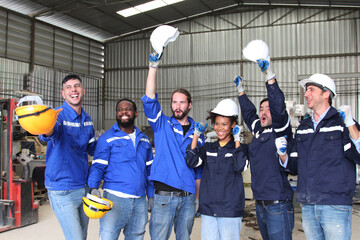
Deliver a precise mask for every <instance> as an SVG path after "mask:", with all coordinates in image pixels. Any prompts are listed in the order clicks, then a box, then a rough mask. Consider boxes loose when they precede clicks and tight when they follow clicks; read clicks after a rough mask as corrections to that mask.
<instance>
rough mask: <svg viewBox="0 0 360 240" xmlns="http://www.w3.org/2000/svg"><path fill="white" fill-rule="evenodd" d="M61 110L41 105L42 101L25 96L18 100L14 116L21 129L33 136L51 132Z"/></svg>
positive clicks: (35, 97)
mask: <svg viewBox="0 0 360 240" xmlns="http://www.w3.org/2000/svg"><path fill="white" fill-rule="evenodd" d="M61 110H62V109H61V108H60V109H58V110H54V109H51V108H49V107H47V106H45V105H43V101H42V99H41V98H40V97H38V96H26V97H23V98H21V99H20V100H19V103H18V107H17V108H16V109H15V114H16V115H17V116H18V119H19V123H20V126H21V127H22V128H23V129H25V130H26V131H28V132H29V133H31V134H33V135H40V134H47V133H49V132H51V130H52V129H53V127H54V126H55V123H56V119H57V116H58V114H59V112H60V111H61Z"/></svg>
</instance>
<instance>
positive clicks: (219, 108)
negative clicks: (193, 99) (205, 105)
mask: <svg viewBox="0 0 360 240" xmlns="http://www.w3.org/2000/svg"><path fill="white" fill-rule="evenodd" d="M211 112H212V113H216V114H219V115H221V116H226V117H232V116H239V108H238V105H237V104H236V103H235V102H234V101H233V100H231V99H229V98H227V99H224V100H221V101H220V102H219V103H218V104H217V105H216V108H214V109H213V110H211Z"/></svg>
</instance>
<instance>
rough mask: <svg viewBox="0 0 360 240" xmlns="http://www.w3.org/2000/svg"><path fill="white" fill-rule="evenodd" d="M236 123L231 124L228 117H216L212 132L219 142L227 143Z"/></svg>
mask: <svg viewBox="0 0 360 240" xmlns="http://www.w3.org/2000/svg"><path fill="white" fill-rule="evenodd" d="M235 125H236V123H235V122H234V123H231V120H230V117H224V116H221V115H218V116H216V118H215V124H214V130H215V132H216V135H217V136H218V138H219V142H224V143H226V142H229V141H230V140H231V133H232V129H233V128H234V127H235Z"/></svg>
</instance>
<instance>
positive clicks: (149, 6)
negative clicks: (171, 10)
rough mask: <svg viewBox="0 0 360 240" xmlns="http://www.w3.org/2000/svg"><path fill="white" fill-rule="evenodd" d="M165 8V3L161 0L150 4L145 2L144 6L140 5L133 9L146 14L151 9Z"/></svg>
mask: <svg viewBox="0 0 360 240" xmlns="http://www.w3.org/2000/svg"><path fill="white" fill-rule="evenodd" d="M164 6H166V3H164V2H163V1H161V0H155V1H151V2H147V3H144V4H140V5H137V6H135V7H134V8H135V9H137V10H139V11H140V12H147V11H150V10H153V9H157V8H161V7H164Z"/></svg>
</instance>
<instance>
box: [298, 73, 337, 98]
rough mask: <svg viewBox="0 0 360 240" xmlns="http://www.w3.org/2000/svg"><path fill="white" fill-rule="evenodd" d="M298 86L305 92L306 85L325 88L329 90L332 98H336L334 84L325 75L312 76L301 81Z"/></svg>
mask: <svg viewBox="0 0 360 240" xmlns="http://www.w3.org/2000/svg"><path fill="white" fill-rule="evenodd" d="M299 84H300V86H302V87H303V88H304V89H305V90H306V85H311V84H313V85H315V86H318V87H320V88H324V87H326V88H327V89H329V90H330V91H331V92H332V93H333V94H334V97H333V98H335V97H336V86H335V83H334V81H333V80H332V79H331V78H330V77H329V76H327V75H325V74H320V73H316V74H313V75H311V76H310V77H309V78H307V79H303V80H301V81H300V82H299Z"/></svg>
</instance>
